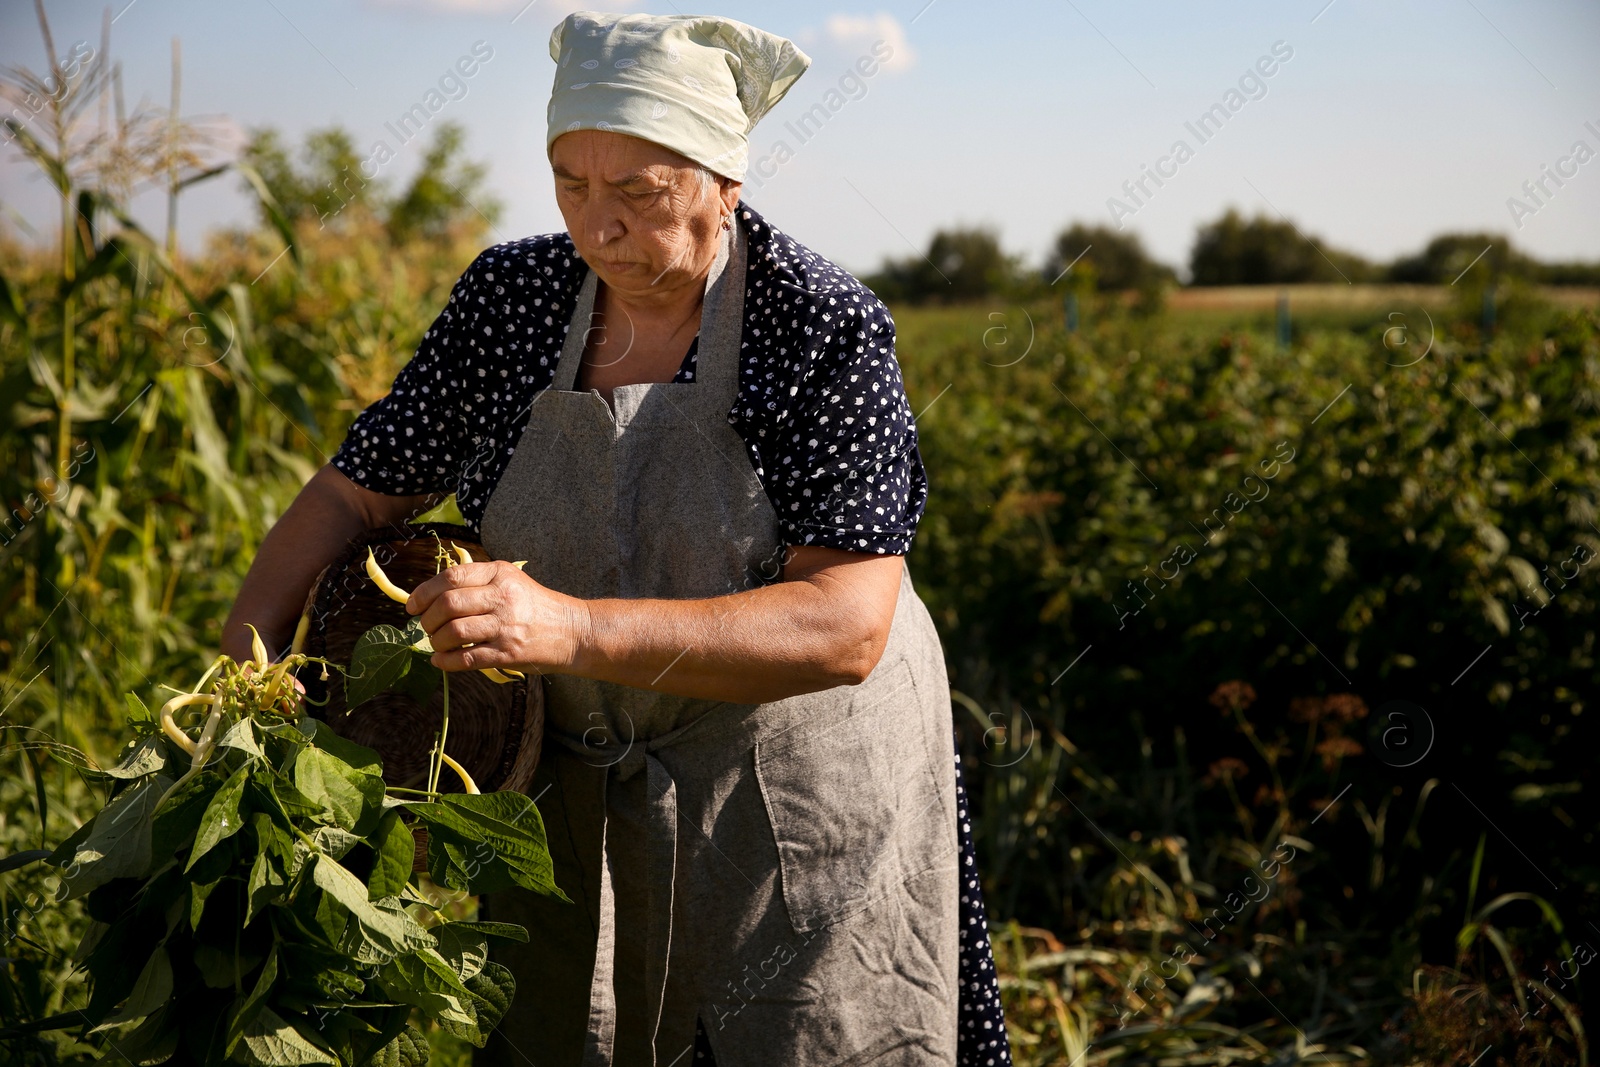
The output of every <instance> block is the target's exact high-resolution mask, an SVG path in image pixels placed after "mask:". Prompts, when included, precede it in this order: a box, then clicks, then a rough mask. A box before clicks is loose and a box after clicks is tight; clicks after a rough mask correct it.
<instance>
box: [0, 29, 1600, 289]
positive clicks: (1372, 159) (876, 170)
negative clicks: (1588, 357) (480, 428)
mask: <svg viewBox="0 0 1600 1067" xmlns="http://www.w3.org/2000/svg"><path fill="white" fill-rule="evenodd" d="M680 2H681V0H680ZM851 2H852V0H839V3H838V4H837V5H836V4H825V5H816V6H813V5H800V4H796V3H785V4H780V3H775V2H767V0H723V2H722V3H720V4H719V5H717V6H716V7H715V8H711V9H698V10H699V11H702V12H704V11H706V10H710V11H711V12H712V13H716V14H720V15H725V16H728V17H730V18H735V19H739V20H741V21H744V22H748V23H750V24H752V25H755V26H759V27H761V28H762V29H765V30H768V31H770V32H773V33H777V34H781V35H783V36H786V37H789V38H791V39H793V40H794V41H796V42H797V43H798V44H799V45H800V47H801V48H802V50H804V51H805V52H806V53H807V54H808V55H809V56H810V57H811V58H812V61H813V62H812V66H811V68H810V70H808V71H807V72H806V74H805V75H804V76H803V77H802V78H801V79H800V80H799V81H798V82H796V83H795V85H794V87H793V88H792V89H791V90H790V91H789V93H788V95H787V96H786V97H785V98H784V100H783V101H782V102H781V103H780V104H779V105H778V106H777V107H776V108H775V109H774V110H773V111H772V112H771V113H770V114H769V115H768V116H767V117H766V118H765V119H764V120H763V121H762V123H761V124H760V125H759V126H757V128H756V129H755V131H754V132H753V133H752V135H751V160H752V167H753V171H752V174H751V175H750V176H749V177H747V179H746V184H745V189H744V197H745V199H746V200H747V201H748V202H749V203H750V204H751V205H752V206H753V207H755V208H756V209H757V210H759V211H761V212H762V213H763V214H765V215H766V216H767V217H768V218H769V219H771V220H772V222H773V223H774V224H775V225H776V226H778V227H779V228H780V229H783V230H786V231H787V232H789V233H790V234H791V235H793V236H794V237H796V238H797V239H799V240H800V241H801V242H803V243H805V244H807V245H809V246H810V247H811V248H813V249H814V250H815V251H817V252H819V253H820V254H822V255H824V256H826V257H828V258H829V259H832V260H834V261H835V262H838V263H839V264H841V265H843V266H845V267H846V268H848V269H851V270H853V271H855V272H857V273H864V272H866V271H868V270H871V269H874V268H875V267H877V266H878V265H879V264H880V263H881V262H882V260H883V259H884V258H885V257H894V258H904V257H907V256H911V255H915V254H917V253H918V252H920V251H921V250H923V249H925V248H926V246H927V242H928V240H929V239H930V238H931V236H932V235H933V233H934V232H935V231H936V230H938V229H941V228H947V227H951V226H955V225H976V226H988V227H992V228H993V229H994V230H996V231H997V232H998V234H999V236H1000V239H1001V242H1002V244H1003V245H1004V247H1005V248H1006V249H1007V250H1008V251H1011V252H1014V253H1016V254H1018V255H1020V256H1022V257H1024V259H1025V260H1026V261H1028V262H1030V263H1034V264H1038V263H1041V262H1042V261H1043V258H1044V256H1045V255H1046V253H1047V252H1048V250H1049V248H1050V246H1051V244H1052V242H1053V240H1054V237H1055V235H1056V234H1058V233H1059V232H1060V231H1061V230H1062V229H1063V228H1065V227H1066V226H1068V225H1070V224H1071V223H1073V222H1075V221H1082V222H1088V223H1100V224H1108V225H1119V226H1120V227H1121V228H1123V229H1124V230H1125V232H1132V233H1136V234H1138V235H1139V236H1140V237H1141V238H1142V240H1143V241H1144V243H1145V246H1146V248H1147V249H1148V250H1149V251H1150V252H1151V253H1152V254H1154V255H1155V256H1156V257H1157V258H1159V259H1161V260H1163V261H1165V262H1168V263H1171V264H1172V265H1174V266H1176V267H1180V268H1181V267H1182V266H1183V265H1184V264H1185V263H1186V262H1187V259H1188V254H1189V251H1190V248H1191V246H1192V244H1193V241H1194V234H1195V230H1196V228H1197V227H1198V226H1199V225H1201V224H1203V223H1205V222H1207V221H1210V220H1212V219H1214V218H1216V217H1217V216H1218V215H1220V214H1221V213H1222V212H1223V211H1224V210H1225V209H1226V208H1228V207H1230V206H1232V207H1236V208H1238V209H1239V210H1240V211H1242V212H1244V213H1245V214H1247V215H1249V214H1254V213H1257V212H1262V213H1265V214H1268V215H1269V216H1272V217H1275V218H1276V217H1285V218H1288V219H1290V220H1292V221H1293V222H1294V223H1295V224H1296V225H1297V226H1298V227H1299V228H1300V230H1301V231H1302V232H1303V233H1304V234H1306V235H1307V237H1308V238H1309V239H1312V240H1313V241H1314V242H1317V243H1319V244H1325V245H1332V246H1334V247H1338V248H1342V249H1346V250H1349V251H1354V252H1357V253H1360V254H1362V255H1365V256H1368V257H1371V258H1374V259H1379V260H1385V259H1390V258H1393V257H1394V256H1396V255H1400V254H1405V253H1409V252H1414V251H1416V250H1418V249H1420V248H1421V247H1422V246H1423V245H1424V244H1425V243H1426V241H1427V240H1428V239H1429V238H1430V237H1432V236H1434V235H1436V234H1439V233H1442V232H1452V231H1454V232H1459V231H1490V232H1498V233H1502V234H1505V235H1506V236H1509V237H1510V238H1511V240H1512V241H1513V243H1514V244H1515V245H1516V246H1518V247H1519V248H1521V249H1522V250H1523V251H1525V252H1529V253H1531V254H1533V255H1535V256H1538V257H1540V258H1543V259H1552V260H1572V259H1585V260H1595V259H1600V64H1597V63H1595V62H1594V55H1593V53H1594V48H1595V46H1596V45H1597V44H1600V4H1597V3H1595V2H1594V0H1521V2H1518V0H1412V2H1408V3H1404V4H1398V3H1394V2H1393V0H1332V2H1331V3H1330V2H1329V0H1275V2H1271V3H1268V2H1258V0H1244V2H1234V3H1226V4H1224V3H1212V2H1194V0H1142V2H1123V3H1116V2H1114V0H1050V2H1030V0H989V2H986V3H978V2H975V0H932V2H929V0H900V2H895V3H892V4H888V5H879V4H876V3H875V2H874V0H862V4H863V6H859V7H852V6H848V5H849V4H850V3H851ZM44 6H45V10H46V13H47V14H48V15H49V17H50V20H51V23H52V29H53V31H54V35H55V40H56V43H57V48H58V50H59V51H61V52H63V53H65V52H67V51H69V50H70V49H71V48H72V47H73V45H74V44H75V43H76V42H79V41H85V42H88V44H89V45H91V46H94V47H96V48H98V46H99V42H100V23H101V18H102V8H101V7H100V6H97V5H92V4H85V3H81V2H77V3H72V2H66V0H47V2H46V3H45V5H44ZM578 6H579V5H578V4H575V3H572V2H571V0H534V2H533V3H531V4H530V3H528V2H527V0H317V2H313V0H238V2H234V3H228V4H221V3H215V2H207V0H133V2H132V3H129V2H128V0H113V6H112V7H111V12H112V14H113V15H114V17H115V23H114V25H113V27H112V38H111V53H112V55H113V56H114V57H115V58H118V59H120V61H121V63H122V65H123V82H124V87H125V93H126V95H127V98H128V100H129V104H130V106H131V105H132V104H134V103H135V102H136V101H138V100H140V99H141V98H142V99H144V100H145V101H146V102H147V103H149V104H150V105H151V106H155V107H163V106H165V104H166V101H167V97H168V93H169V79H170V56H171V47H172V46H171V41H172V39H173V38H174V37H177V38H180V39H181V41H182V50H183V57H184V64H183V108H182V110H183V111H184V113H185V114H186V115H188V116H190V117H197V116H201V115H210V116H215V117H217V118H218V119H219V121H225V122H226V123H227V126H226V128H227V129H230V130H233V131H235V133H236V136H240V137H242V131H244V130H246V129H250V128H253V127H257V126H261V125H271V126H275V127H277V128H279V129H280V130H281V131H283V132H284V134H285V135H286V136H287V137H288V138H289V140H290V141H291V142H292V143H296V144H298V143H299V140H300V138H301V136H302V135H303V134H304V133H305V132H307V131H309V130H313V129H318V128H323V127H327V126H329V125H332V124H339V125H342V126H344V127H346V128H347V129H349V130H350V131H351V132H352V133H353V134H354V136H355V140H356V142H357V144H358V145H360V146H362V148H363V150H364V151H370V150H371V148H372V147H373V146H375V144H376V143H377V142H378V141H384V142H386V143H387V144H388V145H389V147H390V148H391V149H394V153H395V155H394V158H393V159H392V161H390V162H388V163H387V164H385V166H384V167H383V170H382V174H383V175H384V176H385V177H386V178H393V179H394V182H395V184H396V185H399V184H401V183H403V182H404V181H405V179H406V178H407V177H409V174H410V172H411V170H412V169H413V168H414V167H415V165H416V162H417V159H418V157H419V156H420V155H421V151H420V150H419V146H420V145H422V144H423V143H424V141H425V139H426V138H417V139H414V140H412V141H411V142H410V143H409V144H406V145H402V144H400V142H399V140H398V138H396V137H395V136H394V134H393V133H392V132H391V131H390V130H389V129H388V127H387V125H386V124H389V123H393V122H395V121H396V120H397V119H398V117H399V116H400V115H401V114H402V113H403V112H405V111H407V110H408V109H409V108H410V107H411V106H412V105H413V104H415V103H418V102H420V101H422V100H423V98H424V95H425V94H426V93H427V92H428V91H429V90H430V89H433V88H436V87H437V86H438V84H439V80H440V78H441V77H443V76H444V75H446V74H447V73H448V72H449V71H450V69H451V68H452V67H453V66H454V65H455V64H456V63H457V61H458V60H460V59H461V58H463V57H467V56H470V55H472V54H473V50H474V48H475V47H476V48H477V50H478V54H479V55H480V56H481V55H482V54H483V53H485V52H487V53H488V54H489V58H487V59H486V60H484V61H483V62H481V63H480V64H479V65H478V67H477V70H476V72H475V73H474V74H473V76H472V77H471V78H468V79H464V84H465V92H464V94H463V93H461V92H459V91H455V92H453V93H452V94H451V95H453V96H456V97H458V98H457V99H449V100H447V102H446V103H445V105H444V106H443V107H442V108H441V109H440V110H439V112H438V113H437V114H436V115H434V116H433V118H432V121H434V122H438V121H440V120H442V119H444V118H450V119H455V120H458V121H460V122H461V123H463V124H464V125H465V126H466V128H467V131H468V137H467V149H468V155H469V156H471V157H472V158H474V159H479V160H483V161H485V162H487V163H488V164H489V166H490V177H489V183H488V184H489V187H490V190H491V191H492V193H493V194H494V195H495V196H497V197H498V198H499V199H500V200H501V201H502V202H503V204H504V205H505V212H504V215H503V217H502V218H501V220H500V222H499V224H498V227H497V229H496V230H495V231H493V232H492V233H491V235H490V240H491V241H499V240H512V239H515V238H518V237H521V236H525V235H528V234H533V233H546V232H552V231H555V230H559V229H561V228H562V224H561V218H560V215H559V213H558V212H557V211H556V207H555V202H554V196H553V190H552V186H551V180H550V174H549V167H548V162H547V160H546V157H545V154H544V130H545V105H546V102H547V100H548V96H549V91H550V84H551V79H552V76H553V74H554V69H555V67H554V63H553V62H552V60H551V59H550V57H549V53H548V39H549V33H550V30H551V29H552V27H554V26H555V25H556V24H557V23H558V22H559V21H560V20H561V18H562V17H563V16H564V15H565V14H566V13H567V12H569V11H571V10H575V9H577V7H578ZM612 10H636V11H650V12H655V13H659V14H673V13H679V12H680V9H679V8H677V7H675V6H674V4H673V3H672V2H670V0H662V2H659V3H658V2H656V0H633V2H632V3H631V4H630V5H629V6H626V7H620V8H612ZM681 10H682V11H694V10H696V9H689V8H685V9H681ZM874 49H876V52H877V56H879V57H882V56H885V55H887V56H888V57H889V58H888V59H887V60H886V61H884V62H882V63H881V64H879V65H878V67H877V68H876V69H875V70H874V73H872V74H871V75H870V76H867V77H857V78H854V79H852V77H851V73H850V72H851V70H852V67H853V65H854V64H856V63H857V61H858V60H861V59H862V58H863V57H866V56H870V55H873V52H874ZM43 60H44V50H43V45H42V43H41V39H40V35H39V31H38V26H37V23H36V21H35V17H34V14H33V11H32V5H31V4H28V3H24V2H22V0H5V3H4V4H3V5H0V66H8V67H9V66H16V65H26V66H29V67H31V68H33V69H34V70H40V69H42V68H43V66H44V62H43ZM1266 71H1270V72H1271V73H1270V75H1267V74H1265V73H1264V72H1266ZM1230 90H1232V91H1233V95H1232V96H1230V95H1229V93H1230ZM1212 105H1220V107H1221V111H1220V112H1219V113H1225V114H1226V115H1227V118H1226V120H1225V121H1221V122H1218V121H1217V120H1215V119H1213V121H1212V124H1211V125H1210V126H1208V127H1205V128H1200V127H1199V126H1198V122H1199V119H1200V117H1201V116H1202V115H1203V114H1205V113H1206V112H1207V110H1208V109H1209V108H1211V107H1212ZM819 106H820V109H819ZM808 112H809V113H811V114H812V115H813V116H814V117H813V119H812V121H811V123H810V124H809V125H808V126H807V127H805V128H804V129H800V128H799V127H798V123H799V120H800V119H801V117H802V116H804V115H806V114H807V113H808ZM1586 122H1587V123H1589V124H1590V125H1589V126H1586V125H1585V123H1586ZM1186 124H1187V125H1186ZM1219 125H1220V129H1219V128H1217V127H1218V126H1219ZM797 131H798V132H797ZM1179 141H1182V142H1183V143H1184V145H1185V150H1180V149H1178V145H1177V142H1179ZM1579 141H1582V142H1584V143H1585V146H1586V147H1585V148H1584V149H1582V150H1579V149H1578V148H1577V142H1579ZM780 143H781V144H782V145H783V148H782V149H780V148H779V145H780ZM1575 152H1576V153H1577V154H1576V155H1575V154H1574V153H1575ZM17 155H18V154H17V152H16V151H15V149H12V148H6V149H0V216H3V217H4V219H5V220H6V222H5V224H7V225H9V226H11V227H14V228H16V229H19V230H23V232H26V227H30V226H31V227H32V228H34V229H35V230H37V231H38V232H39V233H40V235H41V238H45V239H47V238H49V237H50V236H51V235H53V233H54V229H55V220H56V218H57V217H58V212H59V207H58V206H57V205H56V203H55V202H54V195H55V194H54V193H53V192H52V191H51V190H50V189H49V188H48V187H47V186H46V185H45V184H44V183H43V181H42V180H41V179H40V178H39V177H38V176H37V175H36V174H35V173H34V172H33V171H32V168H31V167H29V166H27V165H26V164H23V163H21V162H19V161H18V160H17V158H16V157H17ZM1591 155H1592V156H1593V157H1594V158H1591ZM1580 158H1581V160H1582V162H1580V161H1579V160H1580ZM1546 167H1547V168H1549V170H1548V171H1545V170H1542V168H1546ZM1146 168H1148V170H1147V169H1146ZM1557 170H1559V171H1561V172H1564V173H1565V174H1566V176H1565V177H1562V178H1561V179H1560V180H1561V184H1559V185H1558V184H1556V182H1555V181H1554V180H1552V179H1550V178H1548V177H1545V175H1546V174H1548V173H1553V172H1556V171H1557ZM1151 171H1156V172H1158V173H1159V174H1164V175H1166V176H1165V177H1162V178H1161V181H1160V184H1157V183H1156V180H1155V179H1154V178H1151V177H1148V176H1147V175H1148V174H1149V173H1150V172H1151ZM1541 178H1543V179H1544V186H1543V190H1542V191H1541V189H1540V188H1539V186H1537V185H1534V186H1532V189H1533V194H1534V195H1533V196H1530V195H1529V193H1528V192H1527V191H1525V190H1524V188H1523V183H1524V182H1530V183H1531V182H1537V181H1538V180H1539V179H1541ZM1141 179H1142V181H1143V187H1142V189H1141V188H1140V187H1139V185H1138V184H1136V183H1138V182H1140V180H1141ZM1125 182H1126V183H1128V187H1126V188H1125V186H1124V183H1125ZM1129 189H1131V192H1130V191H1129ZM1535 197H1537V199H1535ZM1512 198H1517V199H1518V200H1519V201H1520V204H1521V207H1520V208H1519V207H1517V206H1516V205H1515V204H1512V203H1510V201H1511V200H1512ZM1119 202H1120V206H1119ZM164 212H165V206H164V197H163V196H161V195H160V194H159V193H155V192H149V193H146V194H143V195H141V196H140V197H138V198H137V199H136V200H135V201H134V214H135V216H136V217H137V218H139V219H140V220H141V221H142V222H144V223H145V224H146V225H147V226H149V227H150V228H151V229H152V232H159V231H160V229H161V227H162V226H163V225H164V222H163V220H164ZM250 218H251V209H250V205H249V201H248V200H247V199H246V198H245V195H244V194H243V192H242V191H241V187H240V183H239V182H238V180H237V179H235V178H233V177H231V176H230V177H226V178H222V179H218V180H216V181H213V182H210V183H207V184H205V185H202V186H197V187H196V188H195V189H194V190H193V191H192V192H191V193H189V194H186V196H185V198H184V200H183V206H182V217H181V233H182V240H183V243H184V245H185V246H186V247H188V248H197V247H199V245H200V243H201V241H202V240H203V238H204V234H205V231H206V230H207V229H208V228H211V227H216V226H223V225H229V224H234V223H241V222H245V221H247V220H248V219H250ZM463 267H465V264H463Z"/></svg>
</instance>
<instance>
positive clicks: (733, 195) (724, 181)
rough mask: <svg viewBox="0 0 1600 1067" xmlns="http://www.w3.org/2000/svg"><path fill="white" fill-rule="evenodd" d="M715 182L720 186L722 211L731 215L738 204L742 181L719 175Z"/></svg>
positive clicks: (742, 186)
mask: <svg viewBox="0 0 1600 1067" xmlns="http://www.w3.org/2000/svg"><path fill="white" fill-rule="evenodd" d="M717 182H718V184H719V185H720V186H721V190H720V192H721V194H722V213H723V214H724V215H731V214H733V211H734V209H735V208H737V207H738V206H739V192H740V190H742V189H743V188H744V183H743V182H736V181H734V180H733V179H732V178H724V177H721V176H720V175H719V176H718V178H717Z"/></svg>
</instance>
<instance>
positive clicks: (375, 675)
mask: <svg viewBox="0 0 1600 1067" xmlns="http://www.w3.org/2000/svg"><path fill="white" fill-rule="evenodd" d="M413 640H414V639H408V638H407V637H406V636H405V634H404V633H403V632H402V631H400V630H399V629H396V628H395V627H393V626H390V625H388V624H387V623H379V624H378V625H377V626H374V627H373V628H372V629H370V630H368V631H367V632H366V633H364V634H362V635H361V636H360V637H359V638H357V639H356V647H355V648H354V650H352V651H351V653H350V666H349V668H347V669H346V671H345V677H344V686H345V688H344V693H345V707H347V708H350V709H351V710H354V709H355V708H357V707H359V706H360V705H362V704H364V703H366V702H367V701H369V700H371V699H372V698H373V697H375V696H377V695H378V694H379V693H381V692H383V691H384V690H385V689H388V688H389V687H390V686H392V685H394V684H395V683H396V682H398V681H399V680H400V677H401V676H402V675H403V674H405V673H406V671H407V670H409V669H410V667H411V661H412V651H411V644H412V641H413Z"/></svg>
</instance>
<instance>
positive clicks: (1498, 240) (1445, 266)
mask: <svg viewBox="0 0 1600 1067" xmlns="http://www.w3.org/2000/svg"><path fill="white" fill-rule="evenodd" d="M1469 268H1470V269H1471V271H1472V272H1473V274H1476V275H1481V276H1484V277H1489V278H1499V277H1501V276H1504V275H1515V276H1517V277H1521V278H1530V279H1536V278H1537V276H1538V274H1539V273H1540V265H1539V264H1538V263H1536V262H1535V261H1534V260H1532V259H1529V258H1528V257H1527V256H1524V255H1523V254H1522V253H1520V252H1518V251H1516V250H1515V249H1514V248H1512V247H1511V241H1510V239H1509V238H1507V237H1506V236H1505V235H1504V234H1498V233H1446V234H1440V235H1439V236H1438V237H1435V238H1434V239H1433V240H1431V241H1429V242H1428V245H1427V247H1426V248H1424V249H1423V250H1422V251H1421V252H1418V253H1416V254H1415V255H1411V256H1402V257H1400V258H1399V259H1397V260H1395V261H1394V262H1393V263H1391V264H1389V267H1388V270H1387V271H1386V272H1385V273H1386V275H1387V277H1388V280H1389V281H1392V282H1410V283H1413V284H1417V285H1449V284H1450V283H1451V282H1453V281H1455V280H1456V279H1457V278H1458V277H1460V276H1461V273H1462V272H1463V271H1466V270H1468V269H1469Z"/></svg>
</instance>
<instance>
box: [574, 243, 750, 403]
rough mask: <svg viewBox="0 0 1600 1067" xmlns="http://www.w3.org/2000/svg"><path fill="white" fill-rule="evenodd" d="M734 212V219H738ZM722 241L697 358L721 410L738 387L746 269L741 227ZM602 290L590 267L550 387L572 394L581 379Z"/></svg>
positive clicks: (709, 281)
mask: <svg viewBox="0 0 1600 1067" xmlns="http://www.w3.org/2000/svg"><path fill="white" fill-rule="evenodd" d="M738 214H739V213H738V212H734V218H735V219H737V218H738ZM721 233H722V240H721V241H720V242H719V243H718V246H717V257H716V259H714V260H712V262H711V273H710V274H709V275H707V276H706V292H705V303H704V304H703V305H702V306H701V309H700V333H699V335H698V337H699V342H698V346H697V347H698V351H697V353H696V355H695V380H696V382H697V383H698V384H700V385H702V386H709V387H710V388H711V389H712V390H715V391H716V393H717V395H718V397H719V398H720V397H725V398H726V401H725V402H724V403H721V404H720V407H721V408H723V409H727V408H730V407H732V406H733V398H734V395H735V394H736V393H737V391H738V388H739V353H740V346H741V344H742V340H743V336H744V295H745V293H744V287H745V267H746V264H747V262H748V260H747V255H748V245H749V242H748V240H747V239H746V238H745V234H744V226H743V224H742V223H741V224H738V225H735V226H732V227H730V228H729V229H726V230H723V231H721ZM599 291H600V276H599V275H598V274H596V273H595V272H594V271H593V270H591V269H589V268H588V267H587V266H585V268H584V278H583V284H582V285H581V286H580V287H579V289H578V299H577V302H576V304H575V305H574V306H573V309H572V318H571V319H569V320H568V323H567V336H566V340H565V341H564V342H563V343H562V345H561V356H560V358H559V359H558V360H557V361H556V373H555V378H554V380H553V381H552V382H551V383H550V387H551V388H552V389H560V390H563V391H567V392H571V391H572V388H573V386H574V385H575V384H576V383H577V380H578V369H579V367H580V365H581V364H582V362H583V350H584V347H585V346H586V345H587V344H588V340H589V331H590V330H591V329H593V328H594V305H595V298H596V297H597V296H598V295H599Z"/></svg>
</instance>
